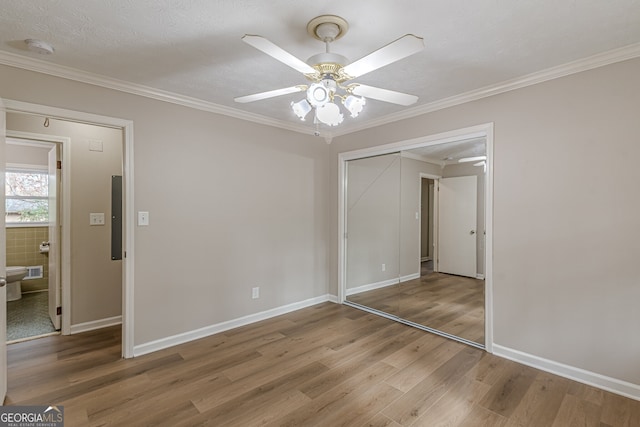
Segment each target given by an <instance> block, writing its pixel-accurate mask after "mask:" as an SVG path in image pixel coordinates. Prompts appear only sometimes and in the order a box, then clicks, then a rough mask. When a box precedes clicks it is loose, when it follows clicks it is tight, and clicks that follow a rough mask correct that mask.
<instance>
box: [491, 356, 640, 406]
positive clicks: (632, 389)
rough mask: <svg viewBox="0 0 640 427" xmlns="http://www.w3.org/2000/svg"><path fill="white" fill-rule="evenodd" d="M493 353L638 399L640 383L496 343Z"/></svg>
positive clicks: (639, 397) (639, 398)
mask: <svg viewBox="0 0 640 427" xmlns="http://www.w3.org/2000/svg"><path fill="white" fill-rule="evenodd" d="M493 354H495V355H496V356H500V357H504V358H505V359H509V360H513V361H514V362H518V363H522V364H523V365H527V366H531V367H532V368H536V369H540V370H542V371H546V372H550V373H552V374H556V375H559V376H561V377H565V378H569V379H570V380H574V381H578V382H580V383H583V384H587V385H590V386H594V387H598V388H601V389H603V390H607V391H610V392H612V393H616V394H619V395H621V396H625V397H629V398H631V399H635V400H640V385H638V384H633V383H629V382H626V381H622V380H619V379H616V378H611V377H607V376H604V375H601V374H597V373H595V372H591V371H586V370H584V369H580V368H576V367H574V366H569V365H565V364H563V363H559V362H555V361H553V360H549V359H544V358H542V357H538V356H534V355H532V354H528V353H524V352H521V351H518V350H513V349H511V348H508V347H503V346H501V345H498V344H493Z"/></svg>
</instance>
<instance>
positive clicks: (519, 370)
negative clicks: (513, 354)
mask: <svg viewBox="0 0 640 427" xmlns="http://www.w3.org/2000/svg"><path fill="white" fill-rule="evenodd" d="M537 373H538V371H536V370H535V369H533V368H530V367H528V366H523V365H518V364H515V363H514V364H512V365H511V366H509V367H508V368H507V369H506V370H505V371H504V372H503V375H502V378H501V379H499V380H498V381H496V383H495V384H494V385H493V386H492V387H491V389H490V390H489V392H488V393H487V395H486V396H485V397H484V399H482V401H481V402H480V405H481V406H483V407H484V408H486V409H489V410H490V411H493V412H495V413H497V414H499V415H502V416H504V417H505V418H509V417H510V416H511V414H512V413H513V412H514V411H515V410H516V408H517V407H518V405H519V404H520V402H521V401H522V398H523V397H524V395H525V394H526V392H527V390H529V387H531V385H532V384H533V381H534V380H535V378H536V375H537Z"/></svg>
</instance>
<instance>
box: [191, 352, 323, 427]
mask: <svg viewBox="0 0 640 427" xmlns="http://www.w3.org/2000/svg"><path fill="white" fill-rule="evenodd" d="M326 370H327V367H326V366H324V365H323V364H321V363H319V362H313V363H310V364H309V365H307V366H304V367H302V368H300V369H297V370H294V371H284V372H283V374H282V376H280V377H279V378H277V379H275V380H273V381H271V382H268V383H266V384H263V385H261V386H259V387H256V388H254V389H251V390H248V391H247V392H246V393H243V394H241V395H239V396H237V397H235V398H233V399H231V400H228V401H226V402H224V403H221V404H218V403H219V402H211V401H209V400H207V401H204V400H196V401H194V402H193V403H194V405H195V406H196V408H197V409H198V410H199V411H200V412H201V415H200V416H198V417H196V419H195V420H194V421H195V422H196V423H197V422H198V420H199V419H202V420H208V422H212V423H214V425H221V426H222V425H228V424H229V423H235V425H243V424H245V425H246V423H247V422H248V419H253V418H256V417H257V416H260V414H265V413H266V410H265V408H267V407H274V405H278V404H279V402H285V403H286V405H285V407H289V406H290V405H291V404H290V403H289V401H290V400H293V401H296V402H298V404H299V403H300V402H306V401H308V400H310V399H309V398H308V397H306V396H304V394H302V393H301V392H300V391H299V390H298V389H297V387H298V386H299V384H302V383H304V382H305V381H306V380H308V379H309V378H312V377H314V376H316V375H319V374H320V373H322V372H325V371H326ZM243 420H245V421H243Z"/></svg>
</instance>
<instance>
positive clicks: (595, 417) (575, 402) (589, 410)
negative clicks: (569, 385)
mask: <svg viewBox="0 0 640 427" xmlns="http://www.w3.org/2000/svg"><path fill="white" fill-rule="evenodd" d="M601 412H602V408H601V407H600V406H599V405H596V404H595V403H592V402H589V401H587V400H584V399H580V398H578V397H576V396H574V395H571V394H567V395H566V396H564V398H563V399H562V403H561V404H560V409H559V410H558V414H557V415H556V417H555V419H554V420H553V424H552V425H551V427H598V426H600V413H601Z"/></svg>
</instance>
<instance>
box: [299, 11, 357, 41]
mask: <svg viewBox="0 0 640 427" xmlns="http://www.w3.org/2000/svg"><path fill="white" fill-rule="evenodd" d="M348 30H349V23H348V22H347V21H346V20H345V19H344V18H341V17H339V16H336V15H321V16H317V17H315V18H313V19H312V20H311V21H309V23H308V24H307V32H308V33H309V35H310V36H311V37H313V38H314V39H317V40H320V41H322V42H327V41H330V42H331V41H334V40H338V39H339V38H341V37H342V36H344V35H345V34H347V31H348Z"/></svg>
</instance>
